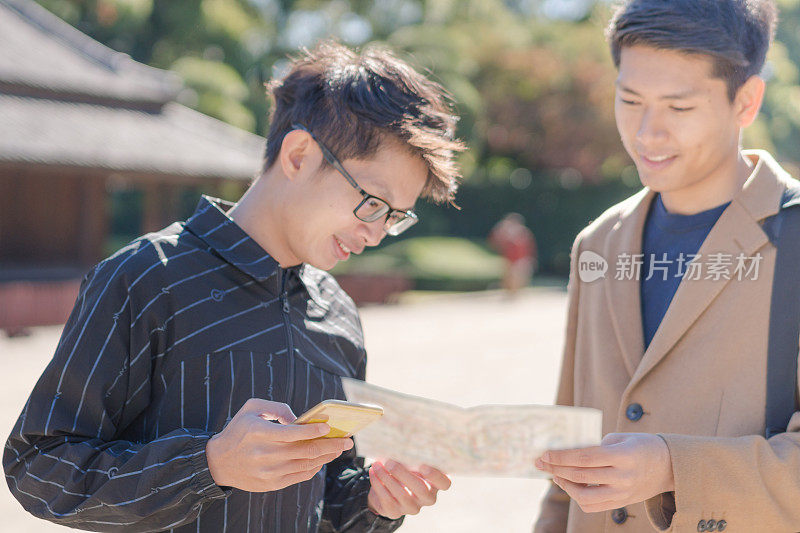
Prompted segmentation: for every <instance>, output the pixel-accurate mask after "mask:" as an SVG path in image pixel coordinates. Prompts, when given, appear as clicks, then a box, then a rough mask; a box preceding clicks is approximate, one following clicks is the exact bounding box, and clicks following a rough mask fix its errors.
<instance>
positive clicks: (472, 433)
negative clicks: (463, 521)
mask: <svg viewBox="0 0 800 533" xmlns="http://www.w3.org/2000/svg"><path fill="white" fill-rule="evenodd" d="M342 383H343V386H344V391H345V394H346V395H347V399H348V401H351V402H357V403H367V404H374V405H380V406H381V407H383V409H384V415H383V417H382V418H381V419H380V420H379V421H377V422H375V423H374V424H372V425H370V426H368V427H366V428H364V429H362V430H361V431H359V432H358V433H356V435H355V441H356V449H357V450H358V454H359V455H361V456H364V457H371V458H379V459H395V460H397V461H400V462H401V463H404V464H407V465H408V466H411V467H414V466H419V465H421V464H427V465H430V466H433V467H436V468H438V469H440V470H442V471H443V472H445V473H447V474H456V475H465V476H483V477H519V478H544V477H550V476H549V475H548V474H546V473H544V472H542V471H540V470H538V469H537V468H536V467H535V466H534V464H533V462H534V460H535V459H536V458H537V457H539V456H540V455H541V454H542V452H544V451H545V450H549V449H567V448H582V447H585V446H596V445H599V444H600V440H601V438H602V413H601V411H599V410H597V409H589V408H583V407H562V406H545V405H481V406H477V407H470V408H468V409H464V408H462V407H457V406H455V405H451V404H448V403H444V402H438V401H435V400H429V399H425V398H420V397H417V396H410V395H406V394H401V393H399V392H395V391H392V390H388V389H383V388H381V387H377V386H375V385H370V384H368V383H364V382H363V381H359V380H355V379H349V378H342Z"/></svg>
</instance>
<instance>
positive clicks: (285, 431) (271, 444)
mask: <svg viewBox="0 0 800 533" xmlns="http://www.w3.org/2000/svg"><path fill="white" fill-rule="evenodd" d="M296 418H297V417H295V416H294V413H292V409H291V408H290V407H289V406H288V405H286V404H285V403H278V402H271V401H268V400H260V399H258V398H251V399H249V400H247V403H245V404H244V405H243V406H242V408H241V409H240V410H239V412H238V413H236V415H235V416H234V417H233V418H232V419H231V421H230V422H229V423H228V425H227V426H225V429H223V430H222V431H221V432H220V433H217V434H216V435H214V436H213V437H211V439H210V440H209V441H208V444H206V456H207V458H208V468H209V471H210V472H211V477H213V478H214V482H215V483H216V484H217V485H219V486H222V487H235V488H237V489H241V490H244V491H248V492H267V491H272V490H279V489H282V488H284V487H288V486H289V485H294V484H296V483H300V482H302V481H307V480H309V479H311V478H312V477H314V476H315V475H316V474H317V472H319V471H320V469H322V467H323V466H324V465H325V464H327V463H329V462H331V461H333V460H334V459H336V458H337V457H339V455H341V454H342V452H344V451H346V450H349V449H350V448H352V447H353V441H352V440H351V439H349V438H344V439H321V438H320V437H322V436H324V435H327V434H328V432H329V431H330V427H329V426H328V425H327V424H303V425H292V423H293V422H294V421H295V420H296ZM273 420H276V421H278V422H279V423H277V424H276V423H275V422H272V421H273Z"/></svg>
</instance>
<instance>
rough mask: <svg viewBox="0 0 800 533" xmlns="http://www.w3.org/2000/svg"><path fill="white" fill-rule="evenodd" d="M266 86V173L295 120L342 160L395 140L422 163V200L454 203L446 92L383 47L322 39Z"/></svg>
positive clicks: (454, 143)
mask: <svg viewBox="0 0 800 533" xmlns="http://www.w3.org/2000/svg"><path fill="white" fill-rule="evenodd" d="M267 89H268V93H269V95H270V96H271V97H272V99H273V107H272V115H271V117H270V129H269V134H268V135H267V149H266V154H265V158H264V170H265V171H266V170H267V169H268V168H269V167H271V166H272V165H273V164H274V163H275V161H276V159H277V157H278V154H279V152H280V149H281V145H282V143H283V138H284V137H285V136H286V134H287V133H289V132H290V131H292V129H294V128H293V125H294V124H301V125H303V126H304V127H306V128H308V129H309V131H311V132H312V133H313V134H314V135H315V136H316V137H317V138H319V139H320V141H322V142H323V143H324V144H325V146H327V147H328V148H329V149H330V150H331V151H332V152H333V154H334V155H335V156H336V157H337V158H339V159H340V160H344V159H349V158H353V159H356V158H367V157H369V156H372V155H374V154H375V153H376V152H377V150H378V149H379V147H380V146H381V144H382V143H383V142H384V141H387V140H396V141H399V142H400V143H401V145H402V146H405V147H406V148H408V149H409V150H410V151H411V152H412V153H414V154H417V155H419V156H420V157H421V158H422V159H423V160H424V161H425V164H426V165H427V167H428V179H427V182H426V184H425V187H424V188H423V190H422V195H423V197H426V198H430V199H432V200H434V201H437V202H451V203H452V202H453V201H454V197H455V193H456V190H457V188H458V183H459V180H460V178H461V172H460V170H459V169H458V166H457V164H456V161H455V153H456V152H457V151H460V150H463V149H464V144H463V143H461V142H460V141H459V140H458V139H456V137H455V126H456V121H457V117H456V116H455V115H454V114H453V112H452V110H451V105H450V96H449V94H448V93H447V92H446V91H445V90H444V89H443V88H442V86H441V85H439V84H438V83H436V82H434V81H432V80H430V79H428V78H427V77H426V76H424V75H422V74H420V73H419V72H417V71H416V70H414V69H413V68H412V67H411V66H410V65H409V64H408V63H407V62H405V61H403V60H402V59H400V58H399V57H397V56H396V55H395V54H394V53H392V52H391V51H389V50H388V49H385V48H378V47H370V48H367V49H365V50H363V51H360V52H356V51H353V50H350V49H349V48H347V47H346V46H344V45H342V44H339V43H337V42H335V41H330V40H328V41H322V42H320V43H319V44H318V45H317V46H316V47H315V48H314V49H312V50H303V51H302V52H301V54H300V55H299V56H298V57H296V58H294V59H293V60H292V61H291V63H290V64H289V68H288V70H287V72H286V73H285V74H284V75H283V76H281V77H279V78H277V79H274V80H272V81H271V82H270V83H269V84H268V85H267ZM323 165H325V162H324V161H323Z"/></svg>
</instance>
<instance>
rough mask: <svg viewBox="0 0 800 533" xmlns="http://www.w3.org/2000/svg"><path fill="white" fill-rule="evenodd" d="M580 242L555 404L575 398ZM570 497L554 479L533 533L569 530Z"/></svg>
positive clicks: (571, 271)
mask: <svg viewBox="0 0 800 533" xmlns="http://www.w3.org/2000/svg"><path fill="white" fill-rule="evenodd" d="M580 246H581V236H580V235H578V237H577V238H576V239H575V243H574V244H573V245H572V254H571V257H570V268H569V285H568V287H567V330H566V335H565V340H564V353H563V358H562V361H561V378H560V380H559V384H558V394H557V396H556V404H558V405H566V406H572V405H573V404H574V401H575V339H576V338H577V331H578V305H579V300H580V294H579V291H580V279H579V278H578V257H579V256H580ZM569 501H570V498H569V496H568V495H567V493H566V492H564V490H562V489H561V488H560V487H559V486H558V485H556V484H555V483H553V482H552V481H551V482H550V489H549V490H548V491H547V494H545V497H544V499H543V500H542V505H541V509H540V511H539V519H538V520H537V522H536V525H535V526H534V529H533V531H534V533H564V532H565V531H566V530H567V515H568V514H569Z"/></svg>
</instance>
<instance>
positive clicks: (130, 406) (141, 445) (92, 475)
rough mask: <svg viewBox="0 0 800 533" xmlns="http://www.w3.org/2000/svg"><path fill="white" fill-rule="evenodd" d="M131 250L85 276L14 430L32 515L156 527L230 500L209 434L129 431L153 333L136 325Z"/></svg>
mask: <svg viewBox="0 0 800 533" xmlns="http://www.w3.org/2000/svg"><path fill="white" fill-rule="evenodd" d="M123 262H124V259H123V258H117V260H114V259H113V258H112V259H110V260H108V262H106V263H101V264H100V265H98V267H96V268H95V270H93V271H92V272H90V273H89V274H88V275H87V276H86V278H84V280H83V283H82V284H81V289H80V293H79V296H78V300H77V302H76V304H75V308H74V309H73V311H72V314H71V315H70V318H69V320H68V322H67V324H66V325H65V327H64V332H63V333H62V337H61V340H60V342H59V345H58V347H57V348H56V352H55V355H54V356H53V359H52V361H51V362H50V364H49V365H48V366H47V368H46V369H45V371H44V373H43V374H42V376H41V378H40V379H39V381H38V383H37V384H36V386H35V387H34V389H33V392H32V393H31V395H30V398H29V399H28V402H27V404H26V405H25V408H24V410H23V412H22V414H21V416H20V417H19V419H18V420H17V423H16V425H15V426H14V429H13V431H12V433H11V435H10V436H9V438H8V441H7V443H6V447H5V452H4V455H3V467H4V469H5V473H6V480H7V482H8V486H9V488H10V489H11V492H12V493H13V495H14V496H15V497H16V498H17V500H19V502H20V503H21V504H22V506H23V507H24V508H25V509H26V510H27V511H29V512H30V513H32V514H33V515H35V516H37V517H39V518H43V519H46V520H49V521H52V522H55V523H58V524H61V525H64V526H68V527H73V528H80V529H88V530H96V531H100V530H102V531H155V530H163V529H169V528H170V527H173V526H177V525H180V524H182V523H185V522H188V521H191V520H194V519H195V518H196V517H197V515H198V514H199V512H200V510H201V508H202V506H203V505H204V504H207V503H208V502H210V501H211V500H213V499H217V498H224V497H225V496H226V493H225V492H223V491H222V490H221V489H220V488H219V487H218V486H217V485H216V484H215V483H214V481H213V479H212V477H211V475H210V473H209V471H208V463H207V461H206V456H205V445H206V442H207V440H208V439H209V438H210V437H211V434H210V433H207V432H203V431H200V430H192V429H180V430H176V431H173V432H171V433H169V434H166V435H163V436H160V437H159V438H157V439H155V440H152V441H150V442H132V441H130V440H124V439H122V438H121V434H122V433H123V431H124V430H125V428H126V427H127V425H128V424H129V423H130V421H131V420H133V419H134V418H136V417H137V416H138V415H139V414H140V413H141V412H142V411H143V410H144V408H145V407H146V405H147V402H148V398H149V390H150V389H149V387H150V354H149V352H148V351H147V349H146V346H147V341H148V339H147V336H146V335H140V334H136V332H135V331H132V330H131V314H132V303H131V294H130V291H129V288H130V284H129V281H128V280H127V279H126V276H125V275H124V274H121V272H120V266H121V264H122V263H123Z"/></svg>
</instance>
